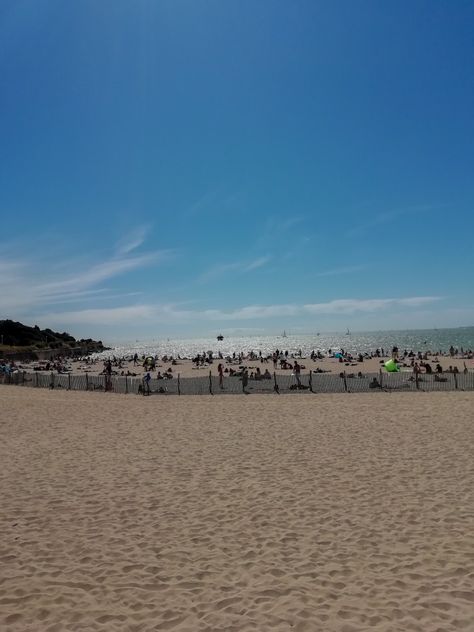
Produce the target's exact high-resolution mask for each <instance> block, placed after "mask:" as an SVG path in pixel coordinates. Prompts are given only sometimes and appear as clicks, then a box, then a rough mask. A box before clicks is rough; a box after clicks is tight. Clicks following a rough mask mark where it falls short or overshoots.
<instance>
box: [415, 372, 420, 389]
mask: <svg viewBox="0 0 474 632" xmlns="http://www.w3.org/2000/svg"><path fill="white" fill-rule="evenodd" d="M415 384H416V388H417V389H419V388H420V382H419V379H418V371H416V373H415Z"/></svg>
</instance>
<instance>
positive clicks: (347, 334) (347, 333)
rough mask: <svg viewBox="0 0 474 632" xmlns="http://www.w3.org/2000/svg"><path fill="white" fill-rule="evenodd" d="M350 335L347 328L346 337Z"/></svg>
mask: <svg viewBox="0 0 474 632" xmlns="http://www.w3.org/2000/svg"><path fill="white" fill-rule="evenodd" d="M350 335H351V332H350V331H349V327H348V328H347V331H346V336H350Z"/></svg>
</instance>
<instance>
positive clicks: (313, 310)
mask: <svg viewBox="0 0 474 632" xmlns="http://www.w3.org/2000/svg"><path fill="white" fill-rule="evenodd" d="M439 300H441V297H439V296H414V297H406V298H383V299H336V300H333V301H328V302H326V303H308V304H303V305H301V304H281V305H247V306H244V307H240V308H238V309H234V310H229V311H224V310H218V309H207V310H202V311H197V310H183V309H180V308H179V307H177V306H175V305H172V304H166V305H147V304H143V305H132V306H125V307H113V308H110V309H87V310H82V311H74V312H61V313H51V314H45V315H43V316H42V317H41V319H40V320H39V322H44V323H54V324H61V325H68V324H76V325H77V324H89V325H93V324H101V323H104V322H107V323H108V324H111V325H114V324H115V325H116V324H130V325H133V324H134V323H136V322H137V319H139V320H140V321H141V322H143V321H148V322H160V323H187V322H195V321H196V320H199V321H204V322H205V321H213V322H216V321H221V322H225V321H245V320H254V319H255V320H258V319H272V318H279V317H288V316H304V315H315V314H321V315H323V314H326V315H346V314H356V313H376V312H381V311H383V310H387V309H404V308H420V307H425V306H427V305H429V304H431V303H434V302H436V301H439Z"/></svg>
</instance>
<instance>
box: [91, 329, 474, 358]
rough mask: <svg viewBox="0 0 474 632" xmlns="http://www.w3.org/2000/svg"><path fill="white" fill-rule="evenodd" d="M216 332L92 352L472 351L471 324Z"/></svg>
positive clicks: (187, 355) (192, 354)
mask: <svg viewBox="0 0 474 632" xmlns="http://www.w3.org/2000/svg"><path fill="white" fill-rule="evenodd" d="M218 335H219V332H217V333H216V335H215V336H210V337H199V338H155V339H151V340H150V339H147V340H133V341H128V342H120V343H109V344H108V346H110V347H111V349H110V350H108V351H103V352H102V353H99V354H95V355H96V356H97V357H99V358H106V357H110V356H111V355H115V356H119V357H123V356H129V355H133V354H135V353H137V354H138V355H139V356H142V355H145V356H154V355H159V356H160V357H162V356H164V355H168V356H170V355H171V356H173V357H175V358H177V357H178V356H179V357H180V358H183V359H184V358H193V357H195V356H196V355H197V354H198V353H201V354H202V353H203V352H206V353H207V352H209V351H212V352H213V354H214V355H215V356H217V355H218V353H219V352H221V353H222V355H223V356H224V357H225V356H227V355H232V354H233V353H236V354H237V353H240V352H243V353H248V352H250V351H254V352H255V353H259V352H260V351H261V352H262V354H263V355H268V354H271V353H273V351H275V350H276V349H280V350H283V351H288V353H289V354H292V353H294V354H299V352H300V350H301V354H302V356H303V357H304V356H308V355H309V354H310V353H311V352H312V351H313V350H314V351H321V353H323V354H327V353H329V352H330V351H332V352H334V351H340V350H345V351H348V352H350V353H353V354H354V353H364V352H370V351H375V349H377V348H379V349H380V348H383V349H384V350H389V351H391V349H392V347H393V346H395V345H396V346H397V347H398V348H399V349H400V351H401V352H403V351H404V350H405V349H406V350H407V351H410V350H413V351H423V352H424V351H433V352H442V353H446V352H448V351H449V348H450V347H451V346H453V347H455V348H457V349H459V350H461V349H464V350H465V351H466V350H474V327H457V328H454V329H413V330H409V329H407V330H398V331H395V330H394V331H361V332H357V331H354V332H352V331H349V330H348V331H346V332H324V333H323V332H320V333H319V332H316V333H312V334H301V333H291V332H282V333H280V334H278V335H252V336H250V335H245V336H224V339H223V340H218V339H217V336H218Z"/></svg>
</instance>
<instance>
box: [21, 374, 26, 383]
mask: <svg viewBox="0 0 474 632" xmlns="http://www.w3.org/2000/svg"><path fill="white" fill-rule="evenodd" d="M25 373H26V371H23V373H22V376H21V383H22V384H23V386H25Z"/></svg>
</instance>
